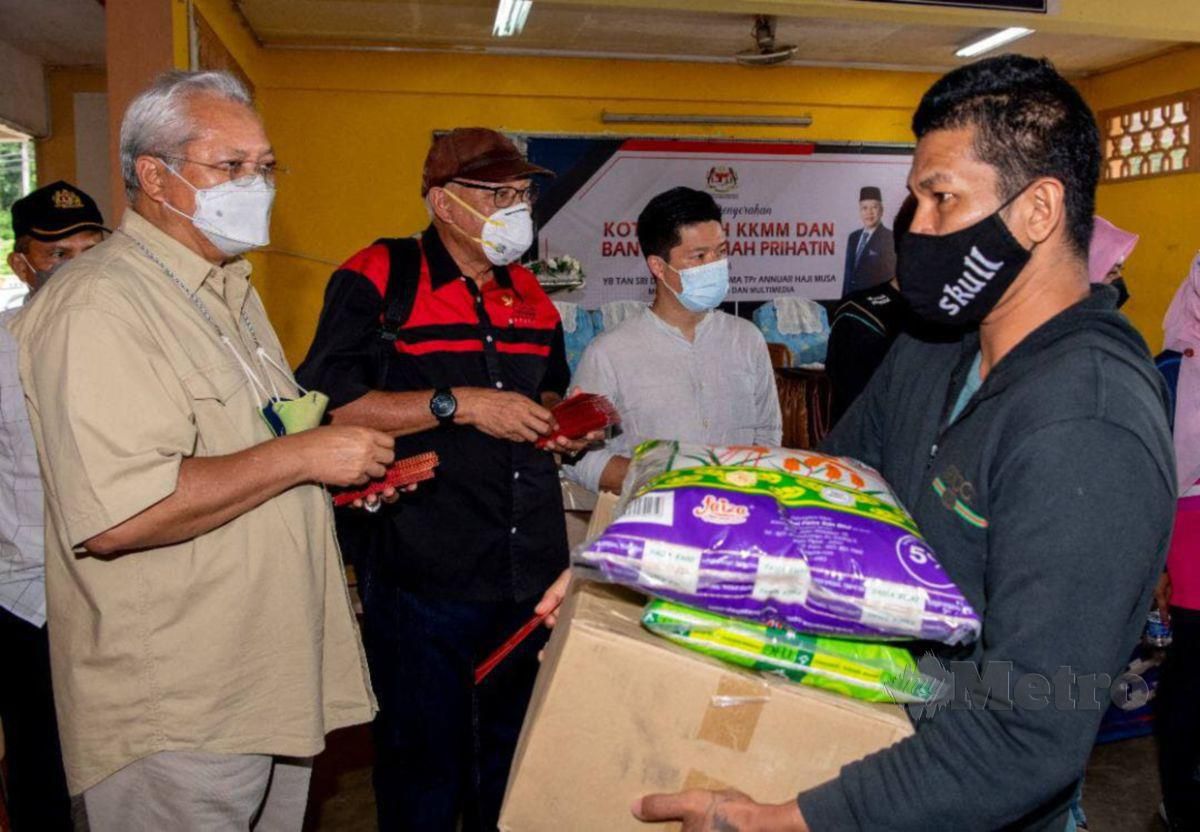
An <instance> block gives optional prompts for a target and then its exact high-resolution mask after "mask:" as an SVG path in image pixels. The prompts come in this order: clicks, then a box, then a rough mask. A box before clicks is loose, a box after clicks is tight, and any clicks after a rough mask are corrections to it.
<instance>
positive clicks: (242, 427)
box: [180, 364, 270, 456]
mask: <svg viewBox="0 0 1200 832" xmlns="http://www.w3.org/2000/svg"><path fill="white" fill-rule="evenodd" d="M180 382H181V383H182V385H183V388H184V390H186V391H187V394H188V398H189V399H190V400H191V406H192V421H193V422H194V423H195V425H196V433H197V440H196V455H197V456H213V455H218V454H227V453H234V452H237V451H240V450H243V449H245V448H247V447H249V446H250V445H253V444H257V443H258V442H262V441H264V440H266V439H269V438H270V434H269V431H268V429H267V426H266V422H265V421H263V419H262V417H261V416H260V415H258V414H257V413H255V412H254V411H255V410H257V409H258V408H259V407H261V406H262V403H261V402H259V401H258V400H257V397H256V396H252V395H250V393H252V392H253V391H252V390H251V388H250V383H249V381H248V380H247V379H246V374H245V372H243V370H242V368H241V367H239V366H238V365H237V364H220V365H216V366H213V367H204V368H201V369H198V370H195V371H193V372H191V373H188V374H187V375H185V376H184V377H183V378H182V379H180ZM255 422H258V423H261V425H255ZM259 426H261V428H262V431H261V435H259V432H258V431H257V430H256V428H257V427H259Z"/></svg>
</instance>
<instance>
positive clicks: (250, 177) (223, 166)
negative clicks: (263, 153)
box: [160, 156, 288, 187]
mask: <svg viewBox="0 0 1200 832" xmlns="http://www.w3.org/2000/svg"><path fill="white" fill-rule="evenodd" d="M160 158H162V159H163V160H164V161H167V162H188V163H189V164H193V165H199V166H200V167H202V168H211V169H213V170H219V171H221V173H223V174H225V175H226V176H227V177H229V181H230V182H232V183H233V184H235V185H239V186H241V187H247V186H249V185H251V184H253V183H254V180H255V178H256V177H258V176H261V177H262V178H263V179H265V180H266V181H267V183H268V184H271V185H274V184H275V177H276V176H277V175H279V174H281V173H287V172H288V170H287V168H285V167H283V166H282V165H279V164H278V163H276V162H264V163H263V164H258V163H257V162H249V161H239V160H237V159H230V160H228V161H225V162H201V161H198V160H196V159H189V158H187V157H186V156H162V157H160Z"/></svg>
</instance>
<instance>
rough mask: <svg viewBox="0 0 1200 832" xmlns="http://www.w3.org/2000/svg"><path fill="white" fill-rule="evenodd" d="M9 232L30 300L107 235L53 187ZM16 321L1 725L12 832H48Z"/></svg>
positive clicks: (45, 717) (44, 707)
mask: <svg viewBox="0 0 1200 832" xmlns="http://www.w3.org/2000/svg"><path fill="white" fill-rule="evenodd" d="M12 224H13V232H14V233H15V235H16V241H15V243H14V245H13V250H12V252H11V253H10V254H9V255H8V266H9V268H11V269H12V270H13V272H14V273H15V274H16V275H17V277H19V278H21V280H22V281H23V282H24V283H25V284H26V285H27V286H28V287H29V294H30V295H32V294H33V293H34V292H36V291H37V290H38V289H40V288H41V287H42V286H44V285H45V284H46V282H47V281H48V280H49V279H50V277H51V275H53V274H54V272H56V271H57V270H58V268H59V266H61V265H63V264H64V263H66V262H68V261H69V260H73V259H74V258H75V257H78V256H79V255H80V254H82V253H83V252H85V251H87V250H88V249H90V248H92V247H93V246H95V245H96V244H97V243H99V242H100V241H101V239H103V236H104V233H105V231H107V229H106V228H105V227H104V218H103V217H101V216H100V210H99V209H98V208H97V207H96V203H95V201H94V200H93V199H92V198H91V197H90V196H88V195H87V194H85V193H84V192H83V191H81V190H79V189H78V188H76V187H75V186H74V185H71V184H69V183H67V182H62V181H59V182H52V183H51V184H49V185H46V186H44V187H42V188H38V189H37V190H36V191H34V192H33V193H31V194H29V195H28V196H25V197H23V198H21V199H18V200H17V201H16V202H14V203H13V206H12ZM16 313H17V310H15V309H13V310H7V311H5V312H3V313H0V645H3V652H2V653H0V662H3V665H4V669H5V682H4V683H3V684H0V722H2V723H3V725H4V729H5V741H6V743H7V760H8V778H7V785H8V789H7V791H8V809H9V814H10V816H11V820H12V825H13V831H14V832H22V830H26V829H29V830H39V832H54V830H69V829H71V828H72V821H71V801H70V798H69V796H68V795H67V780H66V775H65V774H64V773H63V763H62V751H61V747H60V742H59V737H58V724H57V722H56V721H55V716H54V691H53V689H52V688H51V686H50V640H49V637H48V636H47V632H46V557H45V519H44V517H43V513H42V502H43V500H42V479H41V477H40V476H39V475H38V461H37V452H36V450H35V448H34V444H33V431H32V429H31V428H30V426H29V415H28V413H27V412H26V409H25V395H24V392H23V391H22V388H21V379H20V377H19V375H18V367H17V363H18V362H17V344H16V341H14V340H13V337H12V335H11V334H10V333H9V331H8V324H9V321H11V320H12V317H13V316H14V315H15V314H16Z"/></svg>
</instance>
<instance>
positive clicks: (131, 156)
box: [121, 70, 253, 202]
mask: <svg viewBox="0 0 1200 832" xmlns="http://www.w3.org/2000/svg"><path fill="white" fill-rule="evenodd" d="M195 95H214V96H217V97H218V98H224V99H227V100H229V101H236V102H238V103H239V104H245V105H246V106H247V107H250V106H253V100H252V99H251V98H250V93H249V92H248V91H247V90H246V86H245V85H244V84H243V83H242V82H241V81H240V80H238V78H237V77H236V76H235V75H232V74H230V73H228V72H221V71H205V72H184V71H182V70H173V71H171V72H164V73H163V74H162V75H160V76H158V78H156V79H155V80H154V83H153V84H151V85H150V86H149V87H148V88H146V89H145V90H143V91H142V92H141V93H139V94H138V96H137V98H135V99H133V101H132V102H131V103H130V105H129V108H128V109H127V110H126V111H125V118H123V119H122V120H121V177H122V179H124V180H125V196H126V197H127V198H128V199H129V201H130V202H132V201H133V199H134V197H135V196H136V195H137V192H138V190H140V185H139V184H138V179H137V170H136V169H135V167H134V166H135V164H136V162H137V159H138V157H139V156H164V155H166V156H170V155H175V154H178V153H180V152H181V151H182V149H183V147H184V145H186V144H187V143H188V142H190V141H192V140H193V139H195V138H196V137H197V134H198V131H197V128H196V125H195V123H194V122H193V120H192V117H191V115H190V114H189V113H188V108H187V104H188V100H189V99H190V98H191V97H192V96H195Z"/></svg>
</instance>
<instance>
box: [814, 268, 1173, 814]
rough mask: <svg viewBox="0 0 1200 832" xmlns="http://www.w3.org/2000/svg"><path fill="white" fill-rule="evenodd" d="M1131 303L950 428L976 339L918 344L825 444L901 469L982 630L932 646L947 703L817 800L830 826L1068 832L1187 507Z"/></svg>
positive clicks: (1105, 299) (1082, 308) (1055, 340)
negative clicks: (1070, 810)
mask: <svg viewBox="0 0 1200 832" xmlns="http://www.w3.org/2000/svg"><path fill="white" fill-rule="evenodd" d="M1115 297H1116V294H1115V292H1112V291H1111V290H1107V289H1097V290H1094V291H1093V294H1092V295H1091V297H1090V298H1088V299H1087V300H1085V301H1083V302H1081V303H1080V304H1078V305H1076V306H1075V307H1072V308H1071V309H1068V310H1067V311H1065V312H1063V313H1061V314H1060V315H1058V316H1057V317H1055V318H1054V319H1052V320H1051V321H1049V322H1047V323H1046V324H1045V325H1043V326H1042V327H1041V328H1039V329H1038V330H1037V331H1035V332H1033V333H1032V334H1030V335H1029V336H1028V337H1027V338H1026V339H1025V340H1024V341H1022V342H1021V343H1020V344H1019V345H1018V346H1017V347H1016V348H1015V349H1014V350H1013V351H1012V352H1010V353H1009V354H1008V355H1006V356H1005V357H1004V359H1003V360H1002V361H1000V362H999V364H997V365H996V366H995V367H994V368H993V369H992V371H991V373H989V375H988V377H987V378H986V379H985V380H984V382H983V385H982V387H981V388H980V389H979V390H978V392H977V393H976V394H975V395H974V396H973V397H972V398H971V400H970V401H969V402H968V404H967V405H966V408H965V409H964V410H963V412H962V413H961V415H960V416H959V418H958V420H957V421H955V422H954V423H953V424H949V425H948V424H947V422H948V420H949V415H950V412H951V409H952V406H953V404H954V402H955V400H956V399H957V397H958V393H959V392H960V391H961V390H962V388H963V385H964V383H965V379H966V375H967V370H968V368H969V367H970V365H971V362H972V360H973V359H974V356H975V355H976V353H977V352H978V351H979V337H978V334H977V333H971V334H969V335H967V336H966V337H964V338H962V339H958V340H954V341H947V342H942V343H927V342H921V341H917V340H914V339H912V338H910V337H907V336H902V337H901V339H900V340H899V341H897V343H896V345H895V347H894V348H893V349H892V350H891V352H890V353H889V354H888V357H887V359H886V360H885V362H884V364H883V366H882V367H881V368H880V370H879V372H878V373H877V374H876V375H875V377H874V378H873V379H872V381H871V383H870V384H869V385H868V387H867V389H866V391H865V392H864V394H863V395H862V396H861V397H860V398H859V399H858V401H856V402H855V404H854V405H853V406H852V407H851V408H850V410H849V411H848V412H847V414H846V416H845V418H844V419H843V420H842V421H841V422H840V423H839V424H838V427H837V429H836V430H835V431H834V432H833V433H832V434H831V435H830V436H829V438H828V439H827V441H826V442H825V443H824V445H823V447H822V450H823V451H826V452H830V453H834V454H839V455H845V456H852V457H856V458H858V459H861V460H863V461H865V462H867V463H868V464H870V465H873V466H875V467H876V468H878V469H879V470H880V471H881V472H882V473H883V475H884V477H885V478H886V479H887V480H888V481H889V482H890V483H891V484H892V486H893V487H894V488H895V490H896V492H897V494H898V495H899V497H900V499H901V501H902V502H903V503H904V505H905V506H906V507H907V508H908V509H909V511H910V512H911V513H912V515H913V517H914V518H915V519H916V521H917V524H918V526H919V527H920V528H921V530H922V532H923V533H924V535H925V537H926V538H927V539H928V541H929V543H930V544H931V546H932V547H933V549H934V551H935V552H937V554H938V558H939V560H940V562H941V564H942V566H943V567H944V568H945V570H946V573H947V574H948V575H949V576H950V577H951V578H952V579H953V580H954V582H955V583H956V584H957V585H958V586H959V587H960V588H961V589H962V591H963V593H964V594H965V595H966V597H967V599H968V600H969V601H970V602H971V603H972V604H973V605H974V606H975V608H976V610H977V611H978V612H979V614H980V615H981V616H982V619H983V630H982V636H981V638H980V640H979V641H978V642H977V643H975V644H974V645H969V646H967V647H965V648H934V649H935V652H936V655H937V657H938V658H939V659H940V660H941V661H942V663H943V664H944V665H946V666H947V668H948V669H950V670H952V671H953V673H952V676H953V679H954V686H955V700H954V701H953V702H952V703H951V704H950V705H949V706H948V707H944V708H941V709H939V710H936V711H935V712H933V713H929V712H928V711H926V712H924V714H923V715H922V713H921V712H920V711H914V712H913V713H912V715H913V716H914V719H915V720H916V728H917V731H916V734H915V735H914V736H913V737H911V738H909V739H907V740H904V741H903V742H900V743H898V744H897V745H895V746H893V747H892V748H890V749H887V750H884V751H881V752H878V753H876V754H873V755H871V756H869V757H867V758H866V759H864V760H861V761H859V762H857V763H853V764H851V765H848V766H846V767H845V768H843V769H842V771H841V774H840V776H839V777H838V778H836V779H835V780H833V781H831V782H829V783H826V784H825V785H822V786H819V787H817V788H815V789H812V790H810V791H807V792H804V793H803V794H801V795H800V796H799V798H798V801H799V805H800V808H801V810H802V811H803V813H804V816H805V818H806V819H807V820H808V823H809V825H810V826H811V827H812V829H813V830H814V832H831V831H832V830H857V829H867V830H929V829H970V830H997V829H1004V830H1007V829H1014V830H1015V829H1022V830H1053V832H1061V830H1063V829H1064V828H1065V827H1066V823H1067V806H1068V803H1069V801H1070V798H1071V796H1072V793H1073V791H1074V789H1075V786H1076V783H1077V782H1078V780H1079V778H1080V777H1081V775H1082V773H1083V769H1084V766H1085V765H1086V761H1087V758H1088V754H1089V752H1090V750H1091V748H1092V744H1093V742H1094V740H1095V736H1096V730H1097V728H1098V726H1099V723H1100V718H1101V716H1102V715H1103V711H1104V709H1105V708H1106V707H1107V706H1108V704H1109V703H1110V701H1111V698H1110V697H1109V694H1108V685H1107V684H1106V682H1107V681H1108V680H1109V679H1116V677H1118V676H1119V674H1120V672H1121V670H1122V668H1123V667H1124V665H1125V663H1126V661H1127V659H1128V657H1129V654H1130V651H1131V650H1132V648H1133V646H1134V644H1135V643H1136V641H1137V639H1138V636H1139V634H1140V632H1141V629H1142V626H1143V624H1144V622H1145V617H1146V613H1147V611H1148V609H1149V605H1150V599H1151V595H1152V593H1153V587H1154V583H1155V580H1156V578H1157V576H1158V574H1159V572H1160V571H1161V570H1162V567H1163V563H1164V560H1165V558H1166V550H1167V545H1168V542H1169V538H1170V533H1171V526H1172V518H1173V514H1174V499H1175V476H1174V453H1173V449H1172V444H1171V434H1170V430H1169V428H1168V417H1167V399H1166V391H1165V388H1164V387H1163V384H1162V381H1161V378H1160V377H1159V376H1158V374H1157V373H1156V371H1155V369H1154V365H1153V363H1152V362H1151V359H1150V354H1149V352H1148V350H1147V348H1146V345H1145V343H1144V342H1143V341H1142V339H1141V337H1140V336H1139V335H1138V334H1137V332H1136V331H1135V330H1134V329H1133V328H1132V326H1131V325H1130V324H1129V322H1128V321H1127V320H1126V319H1125V318H1124V317H1123V316H1121V315H1120V314H1118V313H1117V312H1116V311H1115V309H1114V306H1115ZM953 662H957V664H952V663H953ZM1043 680H1044V681H1043ZM1072 680H1074V684H1072ZM985 700H986V704H984V703H985Z"/></svg>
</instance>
